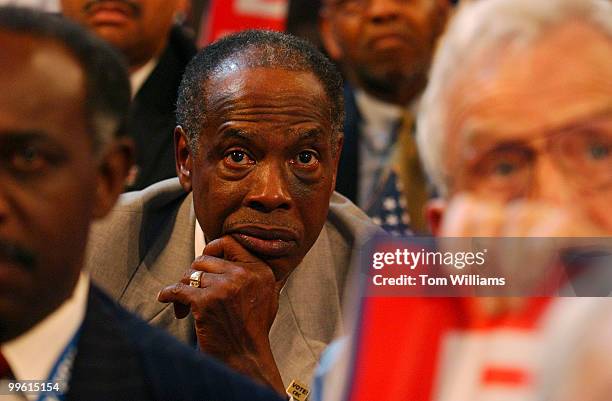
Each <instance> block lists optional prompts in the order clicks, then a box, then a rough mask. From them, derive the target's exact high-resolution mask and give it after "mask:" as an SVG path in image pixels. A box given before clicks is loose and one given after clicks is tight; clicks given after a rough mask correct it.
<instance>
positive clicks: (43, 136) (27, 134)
mask: <svg viewBox="0 0 612 401" xmlns="http://www.w3.org/2000/svg"><path fill="white" fill-rule="evenodd" d="M0 141H2V142H4V143H7V142H13V143H17V142H18V143H26V142H32V141H40V142H48V143H55V141H54V140H52V139H51V138H49V134H47V133H46V132H44V131H36V130H23V131H21V130H7V131H2V132H0Z"/></svg>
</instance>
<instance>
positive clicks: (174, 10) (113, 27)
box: [61, 0, 196, 190]
mask: <svg viewBox="0 0 612 401" xmlns="http://www.w3.org/2000/svg"><path fill="white" fill-rule="evenodd" d="M187 4H188V1H187V0H147V1H142V0H122V1H109V0H62V1H61V5H62V12H63V14H64V15H65V16H66V17H68V18H70V19H73V20H75V21H77V22H79V23H80V24H82V25H83V26H85V27H87V28H88V29H90V30H92V31H93V32H94V33H95V34H96V35H98V36H99V37H101V38H102V39H104V40H106V41H107V42H108V43H110V44H111V45H112V46H113V47H115V48H116V49H118V50H119V51H120V52H121V53H122V54H123V55H124V56H125V58H126V59H127V61H128V65H129V70H130V81H131V86H132V96H133V102H132V106H131V110H130V118H129V120H128V134H129V135H130V136H131V137H132V138H133V139H134V142H135V144H136V166H135V167H134V168H133V169H132V171H131V174H130V178H129V180H128V188H129V189H132V190H138V189H142V188H144V187H146V186H148V185H151V184H153V183H155V182H158V181H161V180H163V179H166V178H171V177H175V176H176V171H175V169H174V153H173V146H172V131H173V129H174V126H175V125H176V118H175V114H174V105H175V103H176V94H177V90H178V86H179V84H180V82H181V76H182V75H183V70H184V69H185V66H186V65H187V63H188V62H189V60H191V58H192V57H193V56H194V55H195V53H196V47H195V44H194V41H193V39H192V38H191V37H190V36H189V35H188V34H187V33H186V32H185V31H184V30H183V29H182V28H181V27H180V26H179V25H178V24H176V23H175V22H176V21H179V20H180V19H181V18H182V17H181V16H184V14H185V11H186V9H187Z"/></svg>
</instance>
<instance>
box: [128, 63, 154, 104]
mask: <svg viewBox="0 0 612 401" xmlns="http://www.w3.org/2000/svg"><path fill="white" fill-rule="evenodd" d="M158 61H159V59H157V58H152V59H151V60H149V61H148V62H147V63H146V64H145V65H143V66H142V67H140V68H139V69H137V70H136V71H134V72H133V73H131V74H130V85H131V87H132V99H134V97H135V96H136V94H137V93H138V91H139V90H140V88H142V85H144V83H145V81H146V80H147V78H149V75H151V73H152V72H153V70H154V69H155V67H156V66H157V62H158Z"/></svg>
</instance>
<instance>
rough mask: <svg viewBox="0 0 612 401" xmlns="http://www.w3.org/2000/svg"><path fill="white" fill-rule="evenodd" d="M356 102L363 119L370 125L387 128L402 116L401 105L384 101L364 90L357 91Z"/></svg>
mask: <svg viewBox="0 0 612 401" xmlns="http://www.w3.org/2000/svg"><path fill="white" fill-rule="evenodd" d="M355 102H356V103H357V108H358V109H359V112H360V113H361V116H362V117H363V120H364V121H366V123H367V124H368V125H372V126H377V127H381V128H385V129H386V128H388V127H390V126H393V124H395V123H396V122H397V121H399V119H400V118H401V116H402V111H403V108H402V107H401V106H398V105H396V104H393V103H387V102H383V101H382V100H379V99H377V98H375V97H373V96H371V95H369V94H368V93H367V92H366V91H364V90H357V91H355Z"/></svg>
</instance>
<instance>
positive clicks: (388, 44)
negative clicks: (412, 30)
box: [369, 32, 410, 49]
mask: <svg viewBox="0 0 612 401" xmlns="http://www.w3.org/2000/svg"><path fill="white" fill-rule="evenodd" d="M409 43H410V39H409V37H407V36H406V35H403V34H400V33H393V32H389V33H384V34H379V35H376V36H374V37H373V38H372V39H370V40H369V46H370V47H371V48H373V49H387V48H395V47H400V46H406V45H407V44H409Z"/></svg>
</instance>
